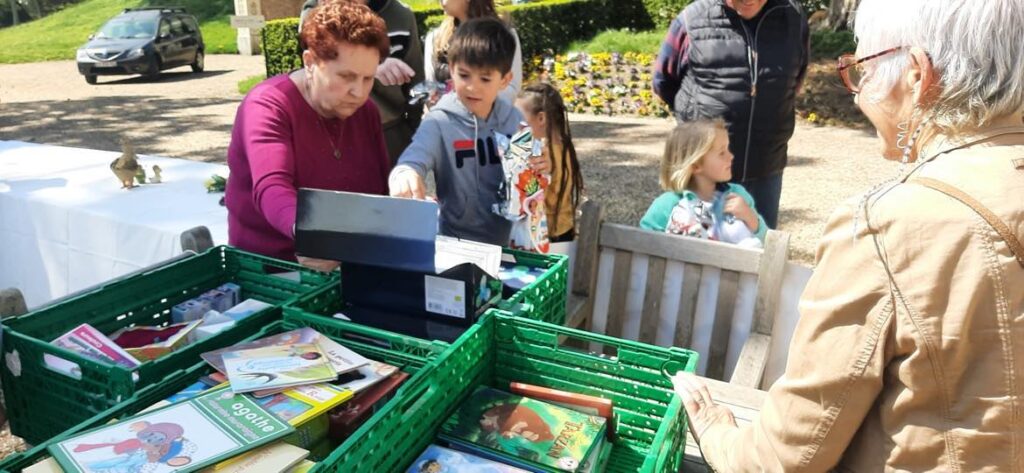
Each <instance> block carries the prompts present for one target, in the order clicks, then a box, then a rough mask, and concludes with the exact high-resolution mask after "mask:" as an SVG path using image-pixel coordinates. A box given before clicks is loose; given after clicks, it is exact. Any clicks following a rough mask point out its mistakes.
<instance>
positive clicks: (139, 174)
mask: <svg viewBox="0 0 1024 473" xmlns="http://www.w3.org/2000/svg"><path fill="white" fill-rule="evenodd" d="M135 182H137V183H139V184H145V183H146V168H144V167H142V166H139V170H138V171H135Z"/></svg>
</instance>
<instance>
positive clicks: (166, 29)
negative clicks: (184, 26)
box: [160, 20, 171, 36]
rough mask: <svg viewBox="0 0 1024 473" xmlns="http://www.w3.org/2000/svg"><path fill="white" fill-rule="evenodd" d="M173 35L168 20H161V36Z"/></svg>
mask: <svg viewBox="0 0 1024 473" xmlns="http://www.w3.org/2000/svg"><path fill="white" fill-rule="evenodd" d="M165 35H166V36H170V35H171V24H170V23H168V22H167V20H161V21H160V36H165Z"/></svg>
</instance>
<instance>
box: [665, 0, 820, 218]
mask: <svg viewBox="0 0 1024 473" xmlns="http://www.w3.org/2000/svg"><path fill="white" fill-rule="evenodd" d="M808 38H809V34H808V27H807V17H806V16H804V13H803V10H802V9H801V8H800V6H799V5H798V3H797V1H796V0H695V1H694V2H693V3H691V4H690V5H689V6H687V7H686V8H685V9H683V11H682V12H681V13H680V14H679V16H677V17H676V18H675V19H674V20H672V24H671V26H670V27H669V32H668V35H667V36H666V38H665V41H664V43H662V46H661V51H660V52H659V53H658V59H657V62H656V63H655V70H654V91H655V92H656V93H657V94H658V96H659V97H661V98H662V100H664V101H665V103H667V104H668V105H669V106H670V107H671V108H672V111H673V112H674V113H675V116H676V119H677V120H678V121H679V122H686V121H691V120H697V119H704V118H723V119H724V120H725V121H726V123H727V124H728V128H729V150H730V151H732V154H733V155H734V156H735V160H734V161H733V164H732V180H733V182H738V183H740V184H742V185H743V186H744V187H746V188H747V190H748V191H750V195H751V196H753V197H754V202H755V205H756V206H757V211H758V213H760V214H761V216H762V217H764V220H765V222H766V223H767V224H768V226H769V227H771V228H775V226H776V224H777V222H778V214H779V196H780V195H781V194H782V171H783V169H784V168H785V167H786V160H787V146H788V142H789V138H790V137H791V136H793V127H794V122H795V117H794V110H793V105H794V102H795V100H796V93H797V91H798V90H799V89H800V84H801V82H802V81H803V77H804V73H805V72H806V71H807V60H808V56H809V55H810V45H809V40H808Z"/></svg>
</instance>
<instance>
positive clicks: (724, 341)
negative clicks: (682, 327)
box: [702, 271, 740, 379]
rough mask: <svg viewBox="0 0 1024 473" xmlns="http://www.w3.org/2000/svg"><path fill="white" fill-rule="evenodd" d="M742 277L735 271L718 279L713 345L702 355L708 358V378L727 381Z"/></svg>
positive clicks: (723, 274) (712, 332)
mask: <svg viewBox="0 0 1024 473" xmlns="http://www.w3.org/2000/svg"><path fill="white" fill-rule="evenodd" d="M739 278H740V275H739V273H737V272H734V271H722V272H721V275H720V276H719V279H718V302H717V303H716V308H715V312H716V315H715V322H714V324H713V325H712V327H713V328H712V330H711V345H710V346H709V347H708V351H707V352H705V353H702V354H703V355H706V356H707V358H708V365H707V371H706V376H707V377H709V378H714V379H725V355H726V354H727V353H728V351H729V335H731V334H732V322H733V316H734V315H735V314H734V311H733V309H734V307H735V305H736V288H737V287H738V286H739Z"/></svg>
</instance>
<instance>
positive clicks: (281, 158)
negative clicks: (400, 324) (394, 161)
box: [225, 0, 390, 271]
mask: <svg viewBox="0 0 1024 473" xmlns="http://www.w3.org/2000/svg"><path fill="white" fill-rule="evenodd" d="M300 37H301V39H302V41H303V42H304V43H305V44H306V45H307V46H308V49H306V51H305V52H304V53H303V54H302V63H303V67H302V68H301V69H299V70H297V71H294V72H292V73H290V74H282V75H278V76H275V77H271V78H269V79H267V80H265V81H263V82H262V83H260V84H259V85H257V86H256V87H255V88H253V89H252V91H250V92H249V94H248V95H246V97H245V99H243V100H242V104H241V105H239V107H238V113H237V115H236V116H235V125H234V128H233V129H232V132H231V145H230V147H229V148H228V166H229V167H230V169H231V177H230V179H228V184H227V192H226V196H225V200H226V204H227V207H228V243H229V244H231V245H232V246H236V247H238V248H241V249H243V250H246V251H251V252H254V253H259V254H264V255H267V256H271V257H274V258H279V259H284V260H292V261H294V260H296V259H297V258H296V255H295V241H294V227H295V208H296V202H297V195H298V192H297V190H298V188H300V187H310V188H317V189H329V190H339V191H348V192H361V193H366V194H379V195H387V193H388V185H387V178H388V172H389V171H390V162H389V161H388V157H387V151H386V148H385V145H384V136H383V133H382V131H381V125H380V115H379V112H378V111H377V107H376V106H374V104H373V102H371V101H368V100H367V99H368V98H369V96H370V90H371V89H372V88H373V81H374V75H375V74H376V73H377V65H378V64H380V62H381V61H382V60H383V59H385V58H387V57H388V50H389V42H388V35H387V29H386V28H385V26H384V21H383V20H381V19H380V18H379V17H377V16H376V15H375V14H374V13H373V12H372V11H371V10H370V9H369V8H367V7H366V6H364V5H361V4H357V3H352V2H350V1H346V0H327V1H324V2H321V5H320V6H318V7H316V8H315V9H313V10H312V11H311V12H310V13H309V16H308V17H307V20H306V21H305V22H304V23H303V27H302V31H301V33H300ZM298 261H299V262H300V263H302V264H304V265H306V266H308V267H311V268H314V269H319V270H322V271H329V270H332V269H334V268H335V267H336V266H337V263H336V262H332V261H322V260H315V259H310V258H301V257H300V258H298Z"/></svg>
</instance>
